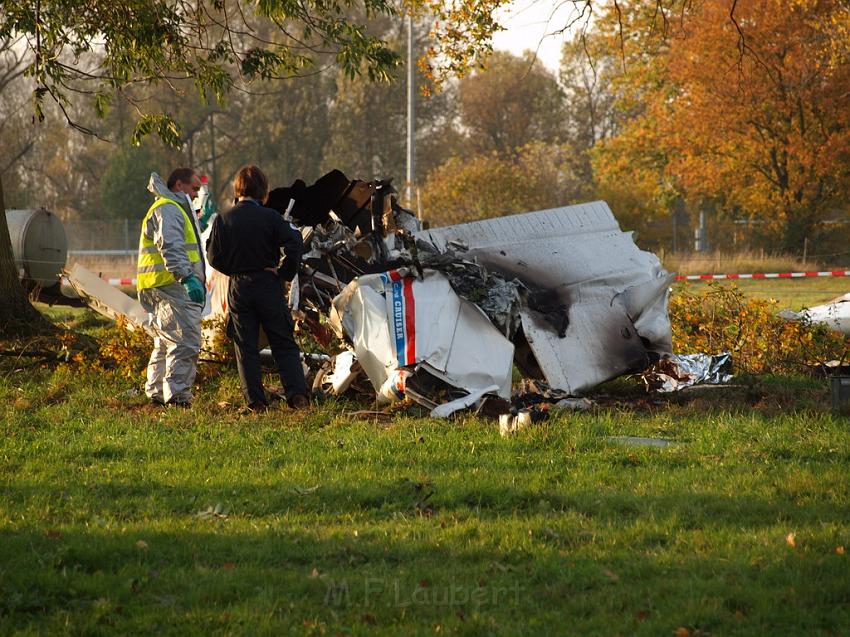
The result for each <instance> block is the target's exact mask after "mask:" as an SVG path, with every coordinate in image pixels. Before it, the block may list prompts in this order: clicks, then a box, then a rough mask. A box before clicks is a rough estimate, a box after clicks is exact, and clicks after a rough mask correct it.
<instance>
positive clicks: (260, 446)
mask: <svg viewBox="0 0 850 637" xmlns="http://www.w3.org/2000/svg"><path fill="white" fill-rule="evenodd" d="M783 283H784V282H783ZM791 283H794V284H796V286H802V285H805V284H812V283H814V284H819V285H818V287H820V286H821V285H822V284H823V282H822V281H817V280H816V281H802V282H791ZM767 285H770V284H767ZM801 290H802V288H801V287H794V288H792V287H788V288H785V289H784V292H785V293H786V295H785V296H784V297H782V298H796V297H798V296H799V295H797V296H796V297H795V295H796V292H798V291H801ZM841 291H843V290H837V291H836V290H831V291H829V292H824V294H825V297H824V299H821V300H825V299H826V298H830V297H831V296H835V295H836V294H837V293H840V292H841ZM792 292H793V293H795V295H792V294H789V293H792ZM809 292H811V290H809ZM807 293H808V292H807ZM820 293H821V291H820V290H819V291H818V292H817V294H820ZM53 315H54V317H55V318H59V319H63V318H64V319H69V318H72V317H73V318H74V320H75V321H77V324H87V325H89V327H90V328H94V327H95V326H96V321H88V320H87V319H86V320H85V321H83V320H81V317H80V314H79V313H77V312H67V311H61V310H60V311H55V312H54V314H53ZM137 385H138V383H134V382H131V381H127V380H124V379H120V378H118V377H113V376H97V375H94V374H92V373H90V372H81V371H79V370H78V369H76V368H71V367H60V368H58V369H55V370H49V369H45V370H38V369H28V370H24V371H20V372H13V371H11V368H0V422H2V425H0V634H11V633H20V634H49V633H63V634H86V635H89V634H121V635H124V634H149V633H161V634H172V635H185V634H251V635H253V634H274V635H277V634H299V635H300V634H316V635H325V634H327V635H337V634H343V635H347V634H355V635H359V634H363V635H408V634H421V635H426V634H427V635H433V634H460V635H484V634H496V635H519V634H546V635H548V634H552V635H564V634H568V635H633V634H638V635H680V636H683V635H689V636H695V635H708V634H711V635H764V634H779V635H803V634H806V635H809V634H813V635H841V634H847V633H848V632H850V568H848V566H850V565H848V561H847V560H848V559H850V557H848V555H846V554H845V548H846V549H850V497H848V496H850V493H849V492H850V482H848V479H847V476H848V474H850V421H848V419H846V418H844V417H839V416H835V415H832V414H831V413H830V412H829V408H828V407H829V393H828V388H827V385H826V383H825V381H824V380H823V379H815V378H774V377H759V378H741V379H737V381H736V386H734V387H730V388H725V389H710V390H702V391H694V392H692V393H684V394H679V395H675V396H672V397H665V396H660V397H659V396H647V395H646V394H644V393H643V392H642V390H641V388H640V387H639V385H638V383H637V382H636V381H634V380H630V379H621V380H619V381H616V382H614V383H611V384H609V385H607V386H603V387H602V388H600V389H599V391H598V392H596V394H595V396H594V398H595V399H596V401H597V405H596V407H595V408H594V409H593V410H592V411H591V412H589V413H584V414H563V415H561V416H558V417H556V418H552V419H550V420H549V421H546V422H544V423H541V424H540V425H538V426H536V427H534V428H532V429H529V430H526V431H524V432H522V433H520V434H519V435H517V436H515V437H512V438H507V439H503V438H501V437H500V436H499V433H498V427H497V425H495V424H494V423H493V422H488V421H483V420H477V419H472V418H467V419H461V420H457V421H450V422H448V421H432V420H427V419H422V418H416V417H414V416H411V415H405V414H396V415H394V416H391V417H380V418H375V417H373V416H367V417H366V419H365V420H363V419H361V418H360V417H358V416H357V415H356V414H352V412H353V411H356V410H360V409H363V408H364V406H363V405H357V404H354V403H347V402H345V401H335V402H328V403H325V404H322V405H319V406H317V407H315V408H314V409H313V410H312V411H311V412H309V413H308V414H295V415H293V414H292V413H291V412H289V411H287V410H286V409H284V408H277V409H276V410H274V411H272V412H271V413H268V414H265V415H263V416H260V417H254V416H239V415H236V413H235V408H236V407H237V406H238V405H239V404H240V399H241V397H240V395H239V390H238V380H237V378H236V375H235V373H234V372H233V371H226V372H224V373H222V374H220V375H218V376H215V377H213V379H212V380H210V381H208V382H207V383H206V384H204V385H203V386H201V387H200V388H199V400H198V402H197V404H196V406H195V408H193V409H192V410H191V411H185V410H174V409H168V410H163V409H157V408H152V407H150V406H148V405H147V404H146V403H145V400H144V398H143V397H142V396H139V395H138V393H135V392H134V390H135V389H136V387H137ZM616 436H644V437H651V438H663V439H665V440H669V441H672V442H673V443H674V444H672V445H670V446H667V447H660V448H657V447H639V446H627V445H623V444H620V443H619V442H617V441H616V440H612V437H616Z"/></svg>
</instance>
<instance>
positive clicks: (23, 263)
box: [6, 208, 68, 288]
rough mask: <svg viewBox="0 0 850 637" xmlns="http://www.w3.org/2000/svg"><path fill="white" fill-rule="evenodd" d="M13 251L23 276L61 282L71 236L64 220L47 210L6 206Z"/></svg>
mask: <svg viewBox="0 0 850 637" xmlns="http://www.w3.org/2000/svg"><path fill="white" fill-rule="evenodd" d="M6 222H7V223H8V224H9V235H10V237H11V239H12V255H13V256H14V258H15V267H17V268H18V271H19V272H20V273H21V278H22V279H23V280H24V281H26V282H28V283H34V284H36V285H39V286H41V287H43V288H48V287H51V286H53V285H55V284H56V283H58V282H59V274H60V273H61V271H62V268H64V267H65V258H66V257H67V256H68V237H67V236H66V235H65V228H64V227H63V226H62V222H61V221H60V220H59V217H57V216H56V215H55V214H53V213H52V212H49V211H47V210H44V209H43V208H41V209H39V210H7V211H6Z"/></svg>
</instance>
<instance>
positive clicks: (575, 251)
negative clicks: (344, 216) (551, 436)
mask: <svg viewBox="0 0 850 637" xmlns="http://www.w3.org/2000/svg"><path fill="white" fill-rule="evenodd" d="M415 236H416V238H417V240H423V241H427V242H429V243H431V244H432V245H433V246H434V247H435V248H436V249H437V250H438V251H444V250H446V249H448V248H450V247H452V246H458V245H460V246H464V247H466V248H468V251H467V252H466V253H465V254H466V255H468V257H472V258H475V259H476V260H477V261H478V262H479V263H481V264H482V265H484V266H485V267H487V268H488V269H490V270H492V271H495V272H498V273H499V274H501V275H502V276H504V277H505V278H508V279H510V278H513V277H516V278H517V279H519V280H520V281H521V282H522V283H523V284H525V285H527V286H528V287H529V288H531V289H539V288H546V289H551V290H554V291H555V292H556V294H557V295H558V298H559V300H560V301H561V302H562V303H563V304H564V305H565V306H567V308H568V316H569V325H568V327H567V330H566V333H565V336H564V338H560V337H559V335H558V334H557V333H555V331H554V330H553V329H552V327H551V325H548V324H547V323H546V322H545V321H544V320H543V319H542V317H541V316H539V315H537V313H535V312H534V310H531V309H529V308H524V309H523V311H522V312H521V318H522V325H523V331H524V333H525V336H526V339H527V340H528V345H529V347H530V349H531V351H532V352H533V355H534V358H535V359H536V362H537V364H538V366H539V369H540V371H541V372H542V374H543V375H544V376H545V379H546V381H547V382H548V383H549V385H551V386H552V387H556V388H559V389H563V390H565V391H568V392H569V393H571V394H580V393H581V392H582V391H585V390H587V389H590V388H592V387H594V386H596V385H598V384H599V383H602V382H604V381H606V380H610V379H611V378H615V377H616V376H619V375H620V374H622V373H624V372H627V371H637V370H640V369H643V368H645V367H646V365H647V364H648V363H649V360H650V353H654V354H658V355H660V354H668V353H670V352H671V351H672V339H671V334H670V321H669V318H668V316H667V295H668V290H669V284H670V282H671V281H672V275H671V274H669V273H668V272H667V271H666V270H664V268H663V267H662V266H661V262H660V261H659V260H658V258H657V257H656V256H655V255H654V254H651V253H649V252H645V251H642V250H640V249H639V248H638V247H637V245H635V243H634V240H633V238H632V234H631V233H630V232H622V231H621V230H620V226H619V224H618V223H617V220H616V219H615V218H614V215H613V214H612V212H611V209H610V208H609V207H608V204H606V203H605V202H604V201H595V202H592V203H586V204H580V205H576V206H566V207H563V208H554V209H551V210H541V211H538V212H530V213H526V214H519V215H512V216H507V217H499V218H495V219H487V220H483V221H474V222H472V223H466V224H459V225H454V226H447V227H444V228H432V229H429V230H423V231H420V232H418V233H416V235H415Z"/></svg>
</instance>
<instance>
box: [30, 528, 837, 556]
mask: <svg viewBox="0 0 850 637" xmlns="http://www.w3.org/2000/svg"><path fill="white" fill-rule="evenodd" d="M44 537H46V538H47V539H48V540H61V539H62V534H61V533H60V532H59V531H54V530H53V529H49V530H47V531H45V532H44ZM842 551H843V547H842Z"/></svg>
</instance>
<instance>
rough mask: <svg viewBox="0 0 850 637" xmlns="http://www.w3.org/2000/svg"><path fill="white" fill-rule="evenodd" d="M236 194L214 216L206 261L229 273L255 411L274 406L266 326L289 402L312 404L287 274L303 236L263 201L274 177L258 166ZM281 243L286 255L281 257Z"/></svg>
mask: <svg viewBox="0 0 850 637" xmlns="http://www.w3.org/2000/svg"><path fill="white" fill-rule="evenodd" d="M233 191H234V195H235V196H236V199H237V202H236V205H235V206H233V207H232V208H231V209H230V210H227V211H225V212H223V213H221V214H219V215H218V216H217V217H216V218H215V220H214V221H213V225H212V230H211V233H210V238H209V241H208V242H207V258H208V259H209V262H210V265H212V267H214V268H215V269H216V270H218V271H219V272H221V273H222V274H225V275H227V276H228V277H230V284H229V287H228V291H227V306H228V312H229V315H230V316H229V318H230V330H231V331H230V335H231V336H232V337H233V342H234V344H235V345H236V363H237V365H238V367H239V379H240V381H241V382H242V391H243V392H244V394H245V399H246V400H247V401H248V408H249V409H250V410H251V411H264V410H265V409H266V408H267V407H268V402H267V401H266V396H265V391H264V390H263V383H262V373H261V368H260V352H259V338H260V326H261V325H262V327H263V330H264V331H265V333H266V336H267V337H268V340H269V345H270V347H271V350H272V355H273V356H274V360H275V363H276V364H277V368H278V372H279V373H280V381H281V384H282V385H283V387H284V388H285V394H286V399H287V402H288V403H289V405H290V407H295V408H304V407H307V406H308V405H309V401H308V399H307V386H306V383H305V381H304V370H303V369H302V367H301V353H300V351H299V349H298V345H297V344H296V343H295V339H294V338H293V334H292V330H293V327H294V325H293V321H292V314H291V313H290V311H289V307H288V305H287V301H286V296H285V295H284V290H283V282H282V278H281V277H282V276H284V272H285V273H286V275H287V276H289V275H294V273H295V272H296V271H297V268H295V267H293V263H294V264H295V265H297V263H298V262H299V261H300V259H301V251H302V249H303V244H302V242H301V234H300V233H299V232H298V231H297V230H296V229H295V228H294V227H293V226H292V225H290V224H289V223H287V222H286V221H285V220H284V219H283V217H282V216H281V215H280V214H279V213H277V212H276V211H274V210H272V209H271V208H266V207H264V206H263V202H264V201H265V199H266V195H267V193H268V180H267V179H266V176H265V175H264V174H263V172H262V171H261V170H260V169H259V168H257V167H256V166H245V167H243V168H241V169H240V170H239V172H238V173H237V174H236V179H235V180H234V182H233ZM281 248H283V253H284V260H281V257H280V252H281ZM289 278H290V279H291V278H292V277H291V276H289Z"/></svg>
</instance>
